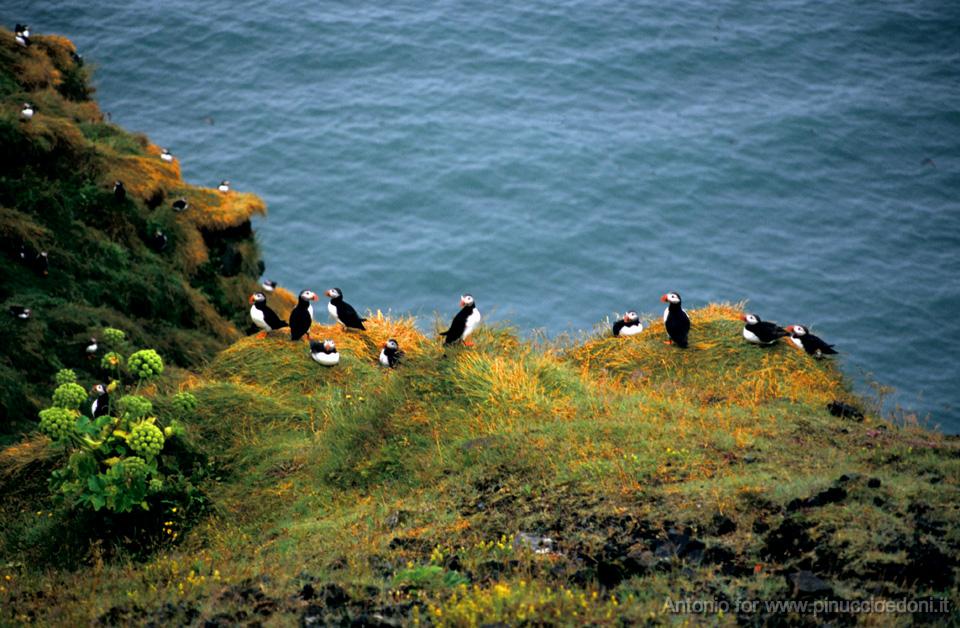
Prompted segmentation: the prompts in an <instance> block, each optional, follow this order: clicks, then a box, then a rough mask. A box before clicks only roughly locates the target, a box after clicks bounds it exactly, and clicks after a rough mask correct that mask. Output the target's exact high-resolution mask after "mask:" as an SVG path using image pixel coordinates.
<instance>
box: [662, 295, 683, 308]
mask: <svg viewBox="0 0 960 628" xmlns="http://www.w3.org/2000/svg"><path fill="white" fill-rule="evenodd" d="M660 300H661V301H663V302H664V303H670V304H673V305H680V293H679V292H668V293H666V294H665V295H663V296H662V297H660Z"/></svg>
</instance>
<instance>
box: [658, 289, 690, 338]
mask: <svg viewBox="0 0 960 628" xmlns="http://www.w3.org/2000/svg"><path fill="white" fill-rule="evenodd" d="M660 300H661V301H663V302H664V303H667V304H668V305H667V309H665V310H664V311H663V326H664V327H666V328H667V335H668V336H670V342H672V343H673V344H675V345H677V346H678V347H680V348H681V349H686V348H687V337H688V336H689V335H690V317H689V316H687V312H686V310H684V309H683V306H682V305H681V304H680V303H681V301H680V295H679V294H678V293H676V292H668V293H666V294H665V295H663V296H662V297H660Z"/></svg>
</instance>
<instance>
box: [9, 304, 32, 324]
mask: <svg viewBox="0 0 960 628" xmlns="http://www.w3.org/2000/svg"><path fill="white" fill-rule="evenodd" d="M8 311H9V312H10V315H11V316H13V317H14V318H19V319H20V320H22V321H25V320H27V319H28V318H30V314H32V313H33V311H32V310H31V309H30V308H28V307H24V306H22V305H11V306H10V308H9V309H8Z"/></svg>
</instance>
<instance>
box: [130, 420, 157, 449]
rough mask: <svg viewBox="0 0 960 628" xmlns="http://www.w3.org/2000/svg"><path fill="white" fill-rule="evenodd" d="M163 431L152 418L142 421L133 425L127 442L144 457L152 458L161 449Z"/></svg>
mask: <svg viewBox="0 0 960 628" xmlns="http://www.w3.org/2000/svg"><path fill="white" fill-rule="evenodd" d="M163 441H164V438H163V432H162V431H160V428H158V427H157V426H156V425H154V424H153V422H152V420H148V421H144V422H142V423H138V424H136V425H135V426H133V429H132V430H131V431H130V436H129V437H128V438H127V442H128V443H130V447H131V448H132V449H133V450H134V451H135V452H137V453H138V454H140V455H141V456H143V457H144V458H148V459H149V458H153V457H154V456H156V455H157V454H159V453H160V450H161V449H163Z"/></svg>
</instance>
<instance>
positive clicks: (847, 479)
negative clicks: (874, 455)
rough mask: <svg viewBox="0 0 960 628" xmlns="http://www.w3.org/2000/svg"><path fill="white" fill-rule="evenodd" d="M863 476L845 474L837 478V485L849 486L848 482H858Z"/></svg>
mask: <svg viewBox="0 0 960 628" xmlns="http://www.w3.org/2000/svg"><path fill="white" fill-rule="evenodd" d="M862 477H863V476H862V475H860V474H859V473H844V474H843V475H841V476H840V477H838V478H837V484H847V483H848V482H856V481H857V480H859V479H860V478H862Z"/></svg>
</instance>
